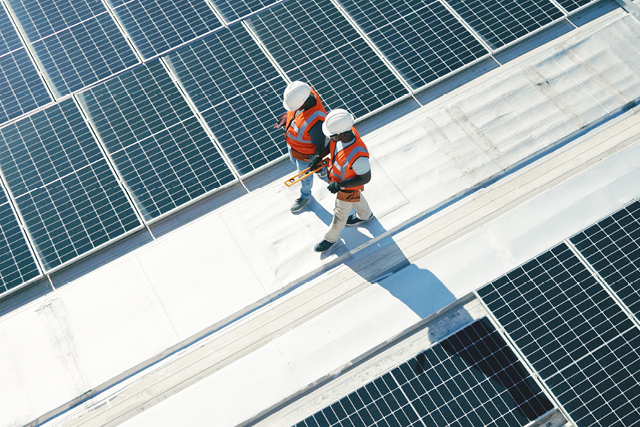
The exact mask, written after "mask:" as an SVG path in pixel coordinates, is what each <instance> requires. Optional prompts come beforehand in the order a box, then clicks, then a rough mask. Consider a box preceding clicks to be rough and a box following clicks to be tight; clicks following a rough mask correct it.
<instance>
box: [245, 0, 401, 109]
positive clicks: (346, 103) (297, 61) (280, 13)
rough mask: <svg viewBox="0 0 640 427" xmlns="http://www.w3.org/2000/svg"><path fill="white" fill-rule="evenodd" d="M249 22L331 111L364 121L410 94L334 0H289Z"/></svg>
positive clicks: (284, 65)
mask: <svg viewBox="0 0 640 427" xmlns="http://www.w3.org/2000/svg"><path fill="white" fill-rule="evenodd" d="M247 22H248V23H249V25H250V26H251V27H252V28H253V29H254V31H255V32H256V33H257V35H258V37H259V38H260V40H261V41H262V43H263V44H264V45H265V46H266V47H267V49H268V50H269V52H270V53H271V55H272V56H273V57H274V58H275V60H276V61H277V63H278V64H279V65H280V67H281V68H282V69H283V70H284V71H285V73H286V74H287V75H288V76H289V78H290V79H291V80H302V81H305V82H307V83H309V84H310V85H311V86H312V87H313V88H314V89H316V90H317V91H318V93H319V94H320V96H321V98H322V100H323V102H324V104H325V107H327V110H329V109H330V108H338V107H340V108H346V109H348V110H349V111H350V112H351V113H353V114H354V115H355V116H356V117H359V116H363V115H365V114H367V113H369V112H372V111H374V110H376V109H378V108H380V107H382V106H384V105H386V104H389V103H390V102H393V101H394V100H396V99H398V98H400V97H402V96H404V95H406V94H407V93H408V91H407V89H406V88H405V87H404V86H403V85H402V83H401V82H400V80H398V78H396V77H395V75H394V74H393V73H392V72H391V71H390V70H389V69H388V68H387V66H386V65H385V64H384V62H382V60H381V59H380V58H379V57H378V56H377V55H376V54H375V53H374V51H373V49H371V47H370V46H369V45H368V44H367V43H366V42H365V40H364V39H363V38H362V37H360V35H359V34H358V33H357V32H356V30H355V29H354V28H353V27H352V26H351V24H350V23H349V22H348V21H347V20H346V18H345V17H344V16H343V15H342V14H341V13H340V12H339V11H338V9H336V7H335V6H334V5H333V4H332V3H331V2H330V1H329V0H313V1H306V2H301V1H300V0H289V1H287V2H284V3H282V4H280V5H278V6H275V7H273V8H271V9H268V10H266V11H264V12H262V13H260V14H258V15H256V16H252V17H250V18H248V19H247ZM329 107H330V108H329Z"/></svg>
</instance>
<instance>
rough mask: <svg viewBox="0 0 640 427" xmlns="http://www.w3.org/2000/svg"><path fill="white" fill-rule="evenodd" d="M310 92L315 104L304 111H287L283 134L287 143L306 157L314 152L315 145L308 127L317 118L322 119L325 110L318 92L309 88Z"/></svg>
mask: <svg viewBox="0 0 640 427" xmlns="http://www.w3.org/2000/svg"><path fill="white" fill-rule="evenodd" d="M311 93H312V94H314V95H315V97H316V105H314V106H313V107H312V108H309V109H308V110H305V111H300V110H297V111H289V112H287V121H286V124H287V125H286V127H285V128H284V129H285V130H284V136H285V138H286V139H287V144H289V146H290V147H291V148H292V149H294V150H295V151H297V152H298V153H301V154H304V155H306V156H307V157H308V156H309V155H312V154H315V153H316V146H315V145H313V143H312V142H311V135H309V129H311V128H312V127H313V125H315V124H316V123H317V122H318V120H321V121H324V118H325V117H327V112H326V110H325V109H324V106H323V105H322V101H320V96H319V95H318V93H317V92H316V91H315V90H313V89H311Z"/></svg>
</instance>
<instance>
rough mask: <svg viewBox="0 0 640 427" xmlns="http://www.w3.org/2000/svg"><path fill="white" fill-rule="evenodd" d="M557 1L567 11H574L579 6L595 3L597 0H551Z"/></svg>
mask: <svg viewBox="0 0 640 427" xmlns="http://www.w3.org/2000/svg"><path fill="white" fill-rule="evenodd" d="M552 1H554V2H556V3H558V4H559V5H560V6H561V7H562V8H563V9H564V10H565V11H567V13H569V12H574V11H576V10H578V9H580V8H583V7H585V6H588V5H589V4H591V3H595V2H597V1H598V0H552Z"/></svg>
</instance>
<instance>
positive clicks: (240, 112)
mask: <svg viewBox="0 0 640 427" xmlns="http://www.w3.org/2000/svg"><path fill="white" fill-rule="evenodd" d="M165 63H166V64H167V67H168V68H169V69H170V70H171V72H172V73H173V74H174V75H175V77H176V80H177V81H178V82H179V84H180V85H181V86H182V87H183V90H184V92H185V93H186V95H187V98H188V99H190V100H191V101H192V102H193V105H194V107H195V108H196V109H197V111H198V113H199V114H200V115H201V116H202V118H203V120H204V122H205V123H206V124H207V126H208V127H209V129H210V130H211V133H212V134H213V135H214V137H215V139H216V141H217V142H218V143H219V144H220V146H221V147H222V150H223V152H224V153H226V155H227V156H228V158H229V160H230V162H231V163H232V164H233V167H234V168H235V169H236V170H237V171H238V173H239V174H240V175H246V174H248V173H251V172H253V171H255V170H257V169H259V168H260V167H262V166H265V165H267V164H268V163H269V162H271V161H274V160H276V159H278V158H281V157H282V156H284V155H285V154H286V152H287V151H286V144H285V141H284V137H283V136H282V133H281V132H280V131H274V129H273V128H272V126H273V123H275V121H276V118H277V117H279V116H280V115H281V114H282V112H283V109H282V107H281V105H282V101H281V97H282V92H283V91H284V88H285V87H286V82H285V81H284V79H283V78H282V76H281V75H280V73H279V72H278V70H277V69H276V68H275V67H274V66H273V65H272V63H271V62H270V60H269V58H268V57H267V56H266V55H265V54H264V53H263V51H262V50H261V48H260V47H259V46H258V45H257V44H256V43H255V42H254V39H253V38H252V36H251V34H250V33H249V31H248V30H247V29H246V28H245V27H244V26H243V25H240V24H234V25H232V26H230V27H229V28H228V29H225V30H222V31H220V32H217V33H215V34H212V35H210V36H208V37H206V38H205V39H203V40H201V41H198V42H196V43H194V44H192V45H190V46H188V47H185V48H183V49H180V50H178V51H176V52H174V53H172V54H170V55H169V56H167V57H166V58H165Z"/></svg>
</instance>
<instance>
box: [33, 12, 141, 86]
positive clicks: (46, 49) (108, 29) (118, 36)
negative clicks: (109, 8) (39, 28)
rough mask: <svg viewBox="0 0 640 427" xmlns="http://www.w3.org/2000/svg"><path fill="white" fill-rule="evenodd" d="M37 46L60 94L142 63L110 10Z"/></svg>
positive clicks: (36, 49) (38, 54)
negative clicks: (139, 62)
mask: <svg viewBox="0 0 640 427" xmlns="http://www.w3.org/2000/svg"><path fill="white" fill-rule="evenodd" d="M33 48H34V50H35V52H36V55H37V56H38V58H39V60H40V61H41V63H42V65H43V67H44V70H45V71H46V73H47V74H48V75H49V77H50V78H51V81H52V82H53V86H54V88H55V89H56V90H57V92H58V95H60V96H63V95H66V94H69V93H72V92H74V91H77V90H79V89H82V88H83V87H85V86H88V85H90V84H92V83H95V82H97V81H99V80H101V79H104V78H106V77H109V76H111V75H113V74H115V73H117V72H119V71H122V70H124V69H126V68H128V67H131V66H133V65H135V64H136V63H138V59H137V57H136V56H135V54H134V53H133V50H131V47H130V46H129V44H128V43H127V42H126V40H125V39H124V36H123V35H122V33H121V32H120V30H119V29H118V27H117V25H116V23H115V22H114V21H113V19H111V16H110V15H109V14H107V13H103V14H101V15H98V16H96V17H95V18H91V19H89V20H87V21H83V22H81V23H80V24H77V25H75V26H73V27H71V28H68V29H66V30H64V31H61V32H59V33H56V34H54V35H51V36H49V37H47V38H44V39H42V40H39V41H36V42H34V43H33Z"/></svg>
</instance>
